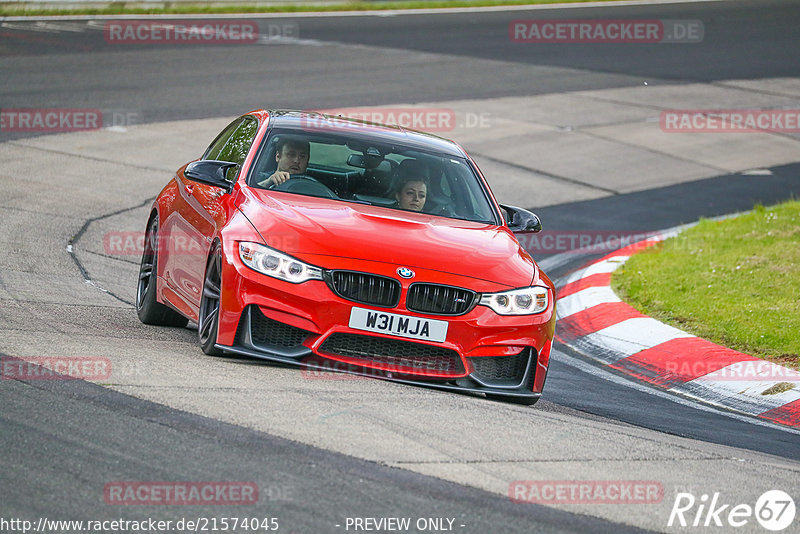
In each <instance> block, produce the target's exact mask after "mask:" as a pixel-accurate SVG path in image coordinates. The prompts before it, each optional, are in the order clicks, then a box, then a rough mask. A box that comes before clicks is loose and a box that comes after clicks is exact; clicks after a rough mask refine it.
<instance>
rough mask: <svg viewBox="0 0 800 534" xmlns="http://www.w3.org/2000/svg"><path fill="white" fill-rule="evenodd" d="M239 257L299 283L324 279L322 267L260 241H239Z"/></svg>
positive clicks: (281, 277)
mask: <svg viewBox="0 0 800 534" xmlns="http://www.w3.org/2000/svg"><path fill="white" fill-rule="evenodd" d="M239 257H240V258H241V259H242V261H243V262H244V264H245V265H247V266H248V267H250V268H251V269H253V270H255V271H258V272H260V273H263V274H266V275H267V276H272V277H273V278H279V279H281V280H286V281H287V282H292V283H293V284H299V283H301V282H305V281H307V280H322V269H320V268H319V267H316V266H314V265H309V264H308V263H305V262H302V261H300V260H298V259H297V258H293V257H291V256H289V255H288V254H284V253H283V252H279V251H277V250H275V249H274V248H269V247H266V246H264V245H262V244H260V243H248V242H246V241H242V242H241V243H239Z"/></svg>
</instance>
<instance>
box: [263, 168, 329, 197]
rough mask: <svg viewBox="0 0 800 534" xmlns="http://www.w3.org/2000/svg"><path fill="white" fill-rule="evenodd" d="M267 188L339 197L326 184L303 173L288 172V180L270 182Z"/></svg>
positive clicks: (316, 195) (317, 195)
mask: <svg viewBox="0 0 800 534" xmlns="http://www.w3.org/2000/svg"><path fill="white" fill-rule="evenodd" d="M269 189H274V190H275V191H285V192H287V193H297V194H300V195H308V196H311V197H322V198H339V197H338V196H336V193H334V192H333V191H331V190H330V188H329V187H328V186H327V185H325V184H323V183H322V182H320V181H319V180H317V179H315V178H312V177H310V176H306V175H305V174H290V175H289V179H288V180H286V181H285V182H283V183H282V184H278V185H275V184H270V186H269Z"/></svg>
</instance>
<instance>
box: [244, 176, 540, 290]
mask: <svg viewBox="0 0 800 534" xmlns="http://www.w3.org/2000/svg"><path fill="white" fill-rule="evenodd" d="M243 196H244V198H243V202H240V204H239V209H240V210H241V211H242V213H244V215H245V216H246V217H247V218H248V220H249V221H250V222H251V223H252V224H253V226H254V227H255V228H256V230H257V231H258V232H259V234H260V235H261V237H262V238H263V239H264V243H265V244H267V245H268V246H270V247H272V248H275V249H278V250H281V251H284V252H286V253H288V254H291V255H293V256H295V257H297V258H300V259H305V260H306V261H310V262H312V263H316V264H318V265H319V263H320V262H319V257H320V256H335V257H339V258H353V259H357V260H368V261H377V262H383V263H388V264H392V265H396V266H398V267H401V266H402V267H411V268H421V269H430V270H434V271H440V272H446V273H451V274H455V275H460V276H467V277H471V278H477V279H481V280H487V281H490V282H496V283H500V284H504V285H507V286H509V287H523V286H527V285H529V284H530V283H531V281H532V280H534V279H535V278H536V274H537V273H536V267H535V263H534V261H533V259H532V258H531V257H530V255H529V254H528V253H527V252H526V251H525V250H524V249H522V248H521V247H520V246H519V243H518V242H517V240H516V239H515V238H514V237H513V234H512V233H511V232H510V231H509V230H508V229H507V228H506V227H503V226H497V225H491V224H485V223H475V222H470V221H462V220H457V219H448V218H445V217H437V216H432V215H427V214H423V213H412V212H405V211H400V210H395V209H390V208H382V207H379V206H369V205H366V204H358V203H351V202H345V201H337V200H329V199H322V198H314V197H306V196H301V195H296V194H291V193H279V192H273V191H265V190H255V189H252V190H249V191H248V192H247V194H246V195H243ZM309 256H314V258H313V259H312V258H310V257H309ZM320 266H321V267H325V265H320Z"/></svg>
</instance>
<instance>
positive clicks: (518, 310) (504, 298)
mask: <svg viewBox="0 0 800 534" xmlns="http://www.w3.org/2000/svg"><path fill="white" fill-rule="evenodd" d="M548 293H549V292H548V289H547V288H546V287H540V286H534V287H525V288H522V289H512V290H511V291H503V292H501V293H484V294H483V295H482V296H481V300H480V303H479V304H481V305H482V306H489V307H490V308H491V309H493V310H494V311H495V313H497V314H498V315H533V314H535V313H542V312H543V311H545V310H546V309H547V299H548Z"/></svg>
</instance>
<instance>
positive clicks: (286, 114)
mask: <svg viewBox="0 0 800 534" xmlns="http://www.w3.org/2000/svg"><path fill="white" fill-rule="evenodd" d="M267 113H268V114H269V121H270V124H269V125H270V127H271V128H272V127H275V128H282V129H291V130H298V131H304V132H319V133H340V134H344V135H350V136H355V137H361V138H362V139H372V140H374V141H375V142H376V143H401V144H402V145H404V146H407V147H409V148H416V149H420V150H425V151H432V152H436V153H440V154H443V155H449V156H456V157H465V156H466V154H465V153H464V151H463V150H462V149H461V147H459V146H458V145H457V144H456V143H454V142H453V141H450V140H449V139H444V138H442V137H438V136H436V135H431V134H428V133H424V132H418V131H416V130H409V129H407V128H403V127H402V126H396V125H385V124H378V123H375V122H368V121H361V120H357V119H352V118H347V117H342V116H334V115H326V114H323V113H317V112H313V111H296V110H283V109H280V110H267Z"/></svg>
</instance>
